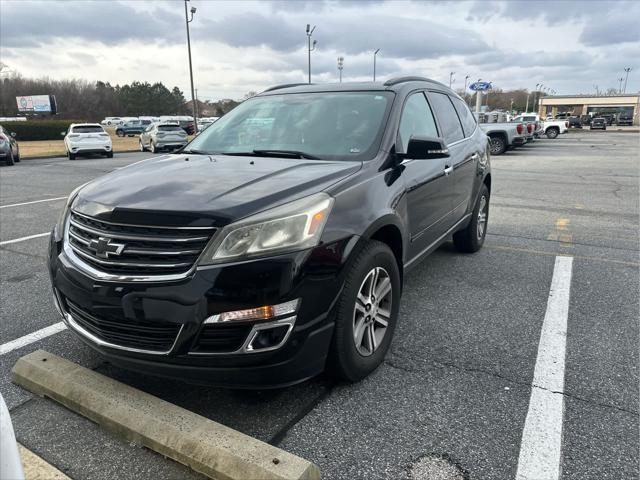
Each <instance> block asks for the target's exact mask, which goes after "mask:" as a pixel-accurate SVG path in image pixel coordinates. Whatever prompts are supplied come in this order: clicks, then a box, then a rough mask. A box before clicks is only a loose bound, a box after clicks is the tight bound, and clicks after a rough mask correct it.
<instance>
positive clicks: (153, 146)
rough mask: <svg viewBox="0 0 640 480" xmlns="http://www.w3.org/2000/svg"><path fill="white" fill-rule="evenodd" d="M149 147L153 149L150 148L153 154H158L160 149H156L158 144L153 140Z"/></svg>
mask: <svg viewBox="0 0 640 480" xmlns="http://www.w3.org/2000/svg"><path fill="white" fill-rule="evenodd" d="M149 145H150V146H151V148H149V150H150V151H151V153H157V152H158V147H156V144H155V143H153V140H152V141H151V142H149Z"/></svg>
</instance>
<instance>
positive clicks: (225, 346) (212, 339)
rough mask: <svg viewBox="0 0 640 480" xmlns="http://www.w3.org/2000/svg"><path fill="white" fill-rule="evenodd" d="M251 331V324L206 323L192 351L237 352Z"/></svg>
mask: <svg viewBox="0 0 640 480" xmlns="http://www.w3.org/2000/svg"><path fill="white" fill-rule="evenodd" d="M250 331H251V325H204V326H203V327H202V330H200V335H199V336H198V339H197V340H196V343H195V345H194V347H193V348H192V349H191V352H193V353H231V352H235V351H236V350H238V349H239V348H240V347H242V345H243V344H244V341H245V340H246V339H247V335H249V332H250Z"/></svg>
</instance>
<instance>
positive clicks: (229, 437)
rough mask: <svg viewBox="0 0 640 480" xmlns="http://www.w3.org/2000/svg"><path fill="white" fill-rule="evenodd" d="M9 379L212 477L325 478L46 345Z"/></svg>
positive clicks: (27, 357)
mask: <svg viewBox="0 0 640 480" xmlns="http://www.w3.org/2000/svg"><path fill="white" fill-rule="evenodd" d="M11 379H12V381H13V382H14V383H16V384H18V385H21V386H22V387H24V388H26V389H27V390H30V391H32V392H33V393H35V394H37V395H41V396H46V397H49V398H51V399H53V400H55V401H57V402H59V403H61V404H62V405H64V406H65V407H67V408H69V409H71V410H73V411H75V412H77V413H80V414H81V415H84V416H85V417H87V418H89V419H90V420H92V421H94V422H96V423H98V424H99V425H101V426H103V427H104V428H107V429H108V430H111V431H112V432H114V433H116V434H117V435H119V436H121V437H123V438H124V439H125V440H127V441H129V442H134V443H137V444H140V445H144V446H146V447H148V448H150V449H151V450H154V451H156V452H158V453H160V454H161V455H164V456H167V457H169V458H172V459H174V460H176V461H178V462H180V463H182V464H184V465H187V466H189V467H191V468H192V469H194V470H195V471H197V472H200V473H202V474H204V475H207V476H208V477H210V478H214V479H220V480H236V479H237V480H244V479H280V480H293V479H296V480H318V479H319V478H320V469H319V468H318V467H317V466H316V465H314V464H313V463H311V462H309V461H307V460H304V459H303V458H300V457H297V456H295V455H293V454H291V453H288V452H286V451H284V450H282V449H279V448H277V447H274V446H272V445H269V444H267V443H264V442H262V441H260V440H257V439H255V438H252V437H249V436H248V435H245V434H243V433H240V432H238V431H236V430H233V429H231V428H229V427H225V426H224V425H221V424H219V423H216V422H214V421H212V420H209V419H207V418H205V417H202V416H200V415H198V414H196V413H193V412H190V411H189V410H186V409H184V408H181V407H178V406H177V405H173V404H171V403H169V402H166V401H164V400H162V399H159V398H157V397H154V396H153V395H149V394H148V393H145V392H142V391H140V390H137V389H135V388H133V387H130V386H128V385H125V384H123V383H120V382H118V381H116V380H113V379H111V378H109V377H106V376H104V375H101V374H99V373H97V372H94V371H93V370H89V369H87V368H84V367H81V366H80V365H77V364H75V363H73V362H70V361H68V360H65V359H64V358H61V357H58V356H56V355H53V354H51V353H48V352H45V351H43V350H37V351H35V352H33V353H30V354H28V355H25V356H24V357H22V358H20V359H19V360H18V361H17V362H16V364H15V365H14V367H13V369H12V370H11Z"/></svg>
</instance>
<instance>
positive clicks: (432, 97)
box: [428, 91, 478, 227]
mask: <svg viewBox="0 0 640 480" xmlns="http://www.w3.org/2000/svg"><path fill="white" fill-rule="evenodd" d="M428 95H429V101H430V103H431V106H432V108H433V111H434V113H435V116H436V119H437V121H438V125H439V126H440V131H441V132H442V136H443V138H444V140H445V142H446V143H447V148H448V149H449V159H448V160H449V162H450V165H451V167H453V172H452V174H451V181H452V187H451V188H450V189H449V190H448V193H449V195H448V200H449V208H450V210H451V212H452V213H451V217H450V220H451V222H450V225H449V227H451V226H453V224H454V223H455V222H457V221H458V220H460V219H461V218H462V217H463V215H464V213H465V211H466V209H467V206H468V204H469V200H470V198H471V190H472V183H473V175H474V174H475V161H476V160H477V158H478V157H477V154H478V152H477V151H476V148H475V146H474V145H473V143H472V142H470V141H468V139H467V138H466V137H465V131H464V130H463V128H462V123H461V122H460V117H459V116H458V112H457V110H456V108H455V107H454V104H453V99H452V98H451V97H450V96H449V95H447V94H446V93H442V92H435V91H431V92H429V94H428ZM467 110H468V109H467ZM469 113H470V112H469ZM467 120H468V119H467ZM468 123H469V125H468V127H467V128H468V129H469V130H470V132H469V135H471V134H472V133H473V131H471V128H472V126H471V123H470V122H468ZM473 123H474V125H475V120H474V121H473ZM473 129H474V130H475V126H474V127H473Z"/></svg>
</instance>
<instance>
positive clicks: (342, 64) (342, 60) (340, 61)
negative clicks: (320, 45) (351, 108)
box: [338, 57, 344, 83]
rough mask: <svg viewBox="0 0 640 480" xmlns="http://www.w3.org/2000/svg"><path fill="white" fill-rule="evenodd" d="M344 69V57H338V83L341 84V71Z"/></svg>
mask: <svg viewBox="0 0 640 480" xmlns="http://www.w3.org/2000/svg"><path fill="white" fill-rule="evenodd" d="M343 68H344V57H338V72H340V83H342V69H343Z"/></svg>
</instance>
